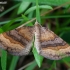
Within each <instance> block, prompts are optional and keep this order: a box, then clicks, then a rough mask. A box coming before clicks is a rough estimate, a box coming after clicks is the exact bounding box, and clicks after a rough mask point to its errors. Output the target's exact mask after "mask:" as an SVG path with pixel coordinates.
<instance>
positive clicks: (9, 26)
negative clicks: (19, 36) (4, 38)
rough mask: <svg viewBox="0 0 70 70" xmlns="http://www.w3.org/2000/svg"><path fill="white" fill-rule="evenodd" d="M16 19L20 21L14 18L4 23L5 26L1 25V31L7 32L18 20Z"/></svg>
mask: <svg viewBox="0 0 70 70" xmlns="http://www.w3.org/2000/svg"><path fill="white" fill-rule="evenodd" d="M18 19H20V17H19V18H15V19H13V20H11V21H9V22H8V23H6V24H5V25H3V26H2V29H3V30H4V32H5V31H8V30H9V29H10V28H11V25H12V24H13V23H14V22H15V21H16V20H18Z"/></svg>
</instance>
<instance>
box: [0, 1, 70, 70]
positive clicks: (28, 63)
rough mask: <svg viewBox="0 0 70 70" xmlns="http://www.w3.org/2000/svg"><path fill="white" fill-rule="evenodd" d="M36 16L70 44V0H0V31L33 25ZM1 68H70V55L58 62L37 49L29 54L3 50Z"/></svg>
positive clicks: (32, 69)
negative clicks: (45, 56)
mask: <svg viewBox="0 0 70 70" xmlns="http://www.w3.org/2000/svg"><path fill="white" fill-rule="evenodd" d="M35 18H36V19H37V20H38V21H39V22H40V23H41V25H42V26H48V28H49V29H50V30H52V31H53V32H54V33H56V34H57V35H58V36H60V37H61V38H62V39H64V40H65V41H66V42H67V43H68V44H70V1H69V0H55V1H54V0H2V1H0V33H3V32H6V31H9V30H12V29H15V28H16V27H18V26H20V25H22V24H26V26H33V25H34V23H35ZM27 23H28V24H27ZM0 70H70V57H66V58H63V59H61V60H58V61H55V60H49V59H45V58H43V57H42V56H40V55H39V54H38V53H37V52H36V49H35V48H33V49H32V50H31V52H30V53H29V55H27V56H21V57H19V56H13V55H11V54H9V53H7V52H6V51H4V50H2V49H0Z"/></svg>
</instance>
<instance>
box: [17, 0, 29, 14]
mask: <svg viewBox="0 0 70 70" xmlns="http://www.w3.org/2000/svg"><path fill="white" fill-rule="evenodd" d="M29 5H30V2H25V1H24V0H23V1H22V2H21V5H20V7H19V9H18V12H17V14H21V13H22V12H24V11H25V10H26V9H27V7H28V6H29Z"/></svg>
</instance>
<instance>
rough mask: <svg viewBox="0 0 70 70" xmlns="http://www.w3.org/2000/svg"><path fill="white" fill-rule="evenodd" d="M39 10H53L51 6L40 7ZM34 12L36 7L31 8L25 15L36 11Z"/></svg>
mask: <svg viewBox="0 0 70 70" xmlns="http://www.w3.org/2000/svg"><path fill="white" fill-rule="evenodd" d="M39 8H40V9H53V8H52V7H51V6H48V5H40V6H39ZM34 10H36V6H33V7H31V8H29V9H28V10H27V11H26V12H25V14H28V13H30V12H32V11H34Z"/></svg>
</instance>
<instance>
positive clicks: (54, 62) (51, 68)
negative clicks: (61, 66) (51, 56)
mask: <svg viewBox="0 0 70 70" xmlns="http://www.w3.org/2000/svg"><path fill="white" fill-rule="evenodd" d="M53 68H54V69H55V70H56V61H55V60H54V61H53V63H52V65H51V67H50V68H49V69H48V70H53Z"/></svg>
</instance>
